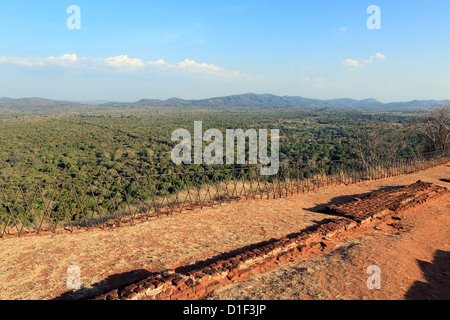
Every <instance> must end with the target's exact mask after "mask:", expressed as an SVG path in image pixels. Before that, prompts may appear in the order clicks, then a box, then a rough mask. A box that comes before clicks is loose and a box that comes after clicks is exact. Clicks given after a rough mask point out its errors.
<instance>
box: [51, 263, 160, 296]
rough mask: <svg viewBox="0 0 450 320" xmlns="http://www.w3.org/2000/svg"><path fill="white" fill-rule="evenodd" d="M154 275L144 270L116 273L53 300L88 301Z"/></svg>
mask: <svg viewBox="0 0 450 320" xmlns="http://www.w3.org/2000/svg"><path fill="white" fill-rule="evenodd" d="M153 274H154V273H152V272H150V271H148V270H145V269H137V270H133V271H128V272H123V273H116V274H113V275H110V276H108V277H107V278H106V279H104V280H102V281H100V282H97V283H95V284H94V285H92V288H84V287H82V288H80V289H79V290H76V291H73V290H71V291H67V292H65V293H63V294H61V295H60V296H58V297H56V298H54V299H53V300H80V299H84V300H89V299H92V298H94V297H95V296H97V295H99V294H102V293H103V292H108V291H111V290H114V289H118V288H120V287H123V286H127V285H129V284H131V283H134V282H137V281H139V280H142V279H145V278H147V277H149V276H151V275H153Z"/></svg>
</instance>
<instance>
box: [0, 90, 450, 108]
mask: <svg viewBox="0 0 450 320" xmlns="http://www.w3.org/2000/svg"><path fill="white" fill-rule="evenodd" d="M441 104H450V100H413V101H408V102H390V103H382V102H379V101H377V100H375V99H364V100H355V99H350V98H341V99H329V100H319V99H309V98H303V97H297V96H277V95H273V94H254V93H246V94H238V95H231V96H225V97H216V98H209V99H201V100H184V99H179V98H170V99H167V100H159V99H142V100H139V101H136V102H106V103H104V101H92V102H85V103H81V102H71V101H57V100H50V99H43V98H21V99H11V98H0V110H10V111H45V110H57V109H65V110H67V109H73V111H77V109H84V108H86V107H89V108H90V109H92V108H98V109H108V108H114V109H116V108H202V109H223V108H246V109H295V108H298V109H323V108H326V109H330V108H337V109H363V110H383V111H414V110H416V109H418V108H427V107H432V106H439V105H441Z"/></svg>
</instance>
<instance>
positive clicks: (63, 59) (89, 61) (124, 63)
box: [0, 54, 243, 78]
mask: <svg viewBox="0 0 450 320" xmlns="http://www.w3.org/2000/svg"><path fill="white" fill-rule="evenodd" d="M0 64H12V65H19V66H23V67H46V66H51V65H57V66H61V67H71V66H77V68H86V69H99V68H101V69H102V70H111V71H117V72H134V71H138V70H144V71H150V72H154V71H158V70H165V71H167V70H172V71H173V72H178V73H180V72H181V73H185V74H186V73H187V74H197V75H198V74H200V75H209V76H217V77H226V78H230V77H237V76H243V74H242V73H240V72H238V71H228V70H225V69H223V68H221V67H218V66H216V65H213V64H207V63H199V62H196V61H194V60H190V59H185V60H183V61H180V62H177V63H174V64H171V63H168V62H165V61H164V60H163V59H159V60H156V61H146V62H145V61H143V60H141V59H139V58H130V57H128V56H127V55H120V56H115V57H107V58H87V57H81V58H79V57H78V56H77V55H76V54H64V55H62V56H60V57H53V56H50V57H47V58H20V57H0Z"/></svg>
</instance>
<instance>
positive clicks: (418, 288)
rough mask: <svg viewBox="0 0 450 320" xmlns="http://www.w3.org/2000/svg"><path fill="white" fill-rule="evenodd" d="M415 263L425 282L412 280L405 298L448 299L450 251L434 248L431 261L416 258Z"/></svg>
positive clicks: (449, 298)
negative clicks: (412, 282) (420, 270)
mask: <svg viewBox="0 0 450 320" xmlns="http://www.w3.org/2000/svg"><path fill="white" fill-rule="evenodd" d="M417 263H418V264H419V267H420V268H421V269H422V272H423V275H424V277H425V279H426V281H427V282H423V281H416V282H414V284H413V285H412V286H411V288H409V290H408V292H407V293H406V294H405V299H407V300H450V252H449V251H444V250H436V251H435V253H434V255H433V262H431V263H430V262H427V261H422V260H417Z"/></svg>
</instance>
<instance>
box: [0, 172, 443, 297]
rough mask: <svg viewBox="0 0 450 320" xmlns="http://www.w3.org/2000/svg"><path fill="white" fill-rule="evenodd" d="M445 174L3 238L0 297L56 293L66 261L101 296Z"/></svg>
mask: <svg viewBox="0 0 450 320" xmlns="http://www.w3.org/2000/svg"><path fill="white" fill-rule="evenodd" d="M447 176H449V167H448V166H447V165H441V166H438V167H435V168H430V169H427V170H426V171H424V172H420V173H416V174H410V175H405V176H401V177H396V178H389V179H384V180H380V181H372V182H363V183H358V184H355V185H349V186H345V185H340V186H327V187H323V188H320V189H318V190H315V191H311V192H308V193H305V194H299V195H293V196H290V197H287V198H281V199H271V200H265V199H263V200H245V201H234V202H231V203H230V204H223V205H221V206H215V207H213V208H204V209H202V210H199V209H195V210H192V211H185V212H183V213H181V214H177V213H175V214H174V215H172V216H167V217H162V218H159V219H156V218H155V219H150V220H149V221H146V222H141V223H137V224H135V225H133V226H127V227H121V228H115V229H110V230H109V229H108V230H91V231H87V232H79V233H73V234H67V233H63V234H57V235H43V236H29V237H22V238H10V239H4V240H1V241H0V261H2V262H1V263H2V264H1V266H0V299H51V298H55V297H57V296H59V295H61V294H63V293H65V292H66V291H67V288H66V280H67V277H68V275H67V274H66V270H67V267H68V266H70V265H78V266H79V267H80V269H81V284H82V286H83V288H84V289H83V290H81V291H79V292H78V294H77V297H83V296H86V295H90V294H94V293H98V292H100V291H102V290H104V289H105V288H106V287H108V286H110V285H112V283H113V281H116V282H114V283H117V281H119V280H118V278H117V279H113V278H114V275H120V274H125V273H129V272H132V271H136V272H135V274H134V276H135V277H138V276H142V275H145V274H146V272H147V273H148V272H153V271H160V270H162V269H166V268H174V267H177V266H182V265H186V264H191V263H195V262H196V261H199V260H202V259H206V258H209V257H212V256H214V255H217V254H219V253H221V252H227V251H230V250H234V249H236V248H240V247H243V246H246V245H249V244H252V243H256V242H260V241H265V240H268V239H270V238H278V237H282V236H284V235H286V234H289V233H292V232H298V231H299V230H300V229H303V228H305V227H307V226H309V225H311V224H314V223H316V222H317V221H320V220H322V219H325V218H327V217H328V216H327V215H324V214H322V213H319V212H316V211H315V210H311V208H317V206H319V205H323V204H324V203H327V202H329V201H331V200H332V199H333V198H335V197H342V196H346V195H354V194H361V193H365V192H370V191H373V190H375V189H378V188H380V187H383V186H390V185H403V184H409V183H412V182H415V181H416V180H419V179H421V180H423V181H427V182H432V183H437V184H441V185H446V183H445V182H442V181H440V180H439V179H440V178H443V177H447ZM127 276H128V278H127V279H123V278H124V277H122V279H121V280H120V281H125V280H128V281H129V280H131V279H132V278H133V273H129V274H127ZM266 297H268V298H270V294H269V295H267V296H266Z"/></svg>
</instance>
